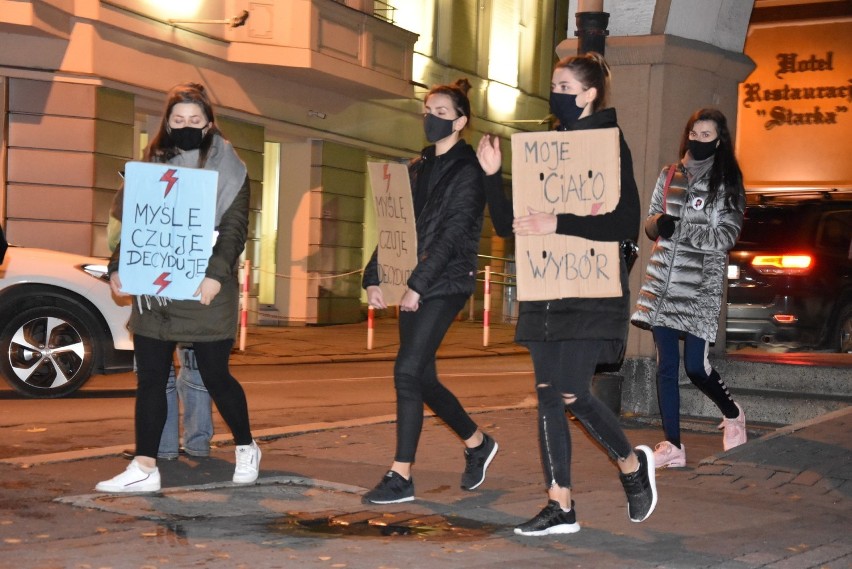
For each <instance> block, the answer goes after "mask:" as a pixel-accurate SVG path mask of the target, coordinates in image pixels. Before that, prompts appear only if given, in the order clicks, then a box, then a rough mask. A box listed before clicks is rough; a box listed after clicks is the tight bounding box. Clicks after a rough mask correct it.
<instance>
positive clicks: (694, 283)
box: [631, 109, 746, 468]
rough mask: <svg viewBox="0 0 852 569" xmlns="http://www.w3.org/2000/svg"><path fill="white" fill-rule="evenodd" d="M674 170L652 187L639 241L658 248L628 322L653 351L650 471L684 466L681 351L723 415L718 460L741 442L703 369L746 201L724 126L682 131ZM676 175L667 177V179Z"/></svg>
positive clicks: (734, 407)
mask: <svg viewBox="0 0 852 569" xmlns="http://www.w3.org/2000/svg"><path fill="white" fill-rule="evenodd" d="M680 155H681V156H682V157H683V158H682V159H681V161H680V163H678V164H673V165H670V166H666V167H665V168H663V170H662V172H660V176H659V178H658V179H657V185H656V187H655V188H654V194H653V196H652V197H651V207H650V209H649V211H648V218H647V219H646V220H645V233H646V234H647V235H648V237H649V238H650V239H653V240H655V241H656V243H655V244H654V247H653V249H652V251H651V259H650V260H649V261H648V267H647V269H646V273H645V280H644V283H643V285H642V289H641V290H640V291H639V299H638V301H637V305H636V312H635V313H634V314H633V316H632V318H631V321H632V323H633V324H635V325H636V326H639V327H640V328H645V329H650V330H651V331H652V332H653V334H654V343H655V345H656V348H657V396H658V400H659V405H660V415H661V417H662V422H663V431H664V432H665V435H666V440H665V441H663V442H661V443H659V444H658V445H657V446H656V449H655V451H654V459H655V463H656V466H657V468H666V467H669V468H673V467H682V466H685V465H686V449H685V447H684V445H683V444H682V443H681V440H680V393H679V391H678V368H679V367H680V353H679V342H680V340H681V339H683V340H684V350H683V351H684V356H683V359H684V369H685V371H686V375H687V376H688V377H689V379H690V380H691V381H692V383H693V384H695V386H696V387H698V389H700V390H701V391H702V392H703V393H704V394H705V395H707V397H709V398H710V399H711V400H712V401H713V403H715V404H716V406H718V407H719V410H720V411H721V412H722V414H723V415H724V418H723V420H722V423H721V424H720V425H719V428H720V429H724V437H723V447H724V449H725V450H728V449H730V448H733V447H735V446H738V445H741V444H743V443H745V442H746V428H745V413H743V410H742V407H740V405H739V404H738V403H735V402H734V400H733V398H732V397H731V394H730V392H729V391H728V388H727V386H726V385H725V382H724V381H723V380H722V378H721V377H720V376H719V374H718V372H716V370H714V369H713V368H712V367H711V366H710V363H709V361H708V359H707V353H708V349H709V346H710V343H711V342H713V341H714V340H715V338H716V331H717V330H718V326H719V313H720V310H721V306H722V287H723V286H724V276H725V268H726V266H727V259H728V250H729V249H730V248H731V247H733V246H734V243H736V241H737V237H738V236H739V233H740V229H741V228H742V224H743V211H744V209H745V193H744V190H743V184H742V173H741V172H740V168H739V165H738V164H737V159H736V157H735V156H734V148H733V144H732V141H731V134H730V131H729V130H728V124H727V120H726V119H725V116H724V115H723V114H722V113H721V112H719V111H718V110H715V109H700V110H698V111H696V112H695V113H694V114H693V115H692V116H691V117H690V118H689V121H688V122H687V123H686V128H685V129H684V131H683V136H682V137H681V142H680ZM672 169H674V171H672Z"/></svg>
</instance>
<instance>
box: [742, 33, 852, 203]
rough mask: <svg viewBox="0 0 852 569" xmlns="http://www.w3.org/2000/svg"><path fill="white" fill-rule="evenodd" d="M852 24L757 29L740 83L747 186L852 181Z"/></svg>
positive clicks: (748, 47) (848, 183) (829, 184)
mask: <svg viewBox="0 0 852 569" xmlns="http://www.w3.org/2000/svg"><path fill="white" fill-rule="evenodd" d="M850 37H852V22H848V21H845V22H844V21H841V22H831V23H820V24H812V25H801V24H800V25H787V26H785V25H780V26H772V27H768V26H767V27H753V28H752V29H750V31H749V36H748V39H747V40H746V45H745V53H746V55H748V56H749V57H750V58H751V59H752V60H753V61H754V62H755V64H756V67H755V70H754V71H753V72H752V73H751V75H749V76H748V77H747V78H746V80H745V81H744V82H743V83H742V84H741V85H740V93H739V113H738V119H737V157H738V158H739V161H740V164H741V166H742V169H743V174H744V176H745V182H746V187H751V188H767V189H768V188H787V187H828V188H830V187H852V161H850V160H849V144H850V143H849V141H850V140H852V42H850V41H849V38H850Z"/></svg>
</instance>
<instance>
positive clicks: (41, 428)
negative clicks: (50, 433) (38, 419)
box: [27, 427, 47, 433]
mask: <svg viewBox="0 0 852 569" xmlns="http://www.w3.org/2000/svg"><path fill="white" fill-rule="evenodd" d="M46 430H47V429H45V428H44V427H33V428H32V429H27V432H28V433H43V432H45V431H46Z"/></svg>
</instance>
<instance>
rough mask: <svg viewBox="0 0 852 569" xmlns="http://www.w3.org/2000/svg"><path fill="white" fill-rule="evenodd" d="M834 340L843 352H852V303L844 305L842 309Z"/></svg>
mask: <svg viewBox="0 0 852 569" xmlns="http://www.w3.org/2000/svg"><path fill="white" fill-rule="evenodd" d="M833 341H834V345H835V347H836V348H838V349H839V350H840V352H841V353H844V354H845V353H850V352H852V304H849V305H846V306H844V307H843V310H841V311H840V316H839V317H838V318H837V328H836V329H835V333H834V340H833Z"/></svg>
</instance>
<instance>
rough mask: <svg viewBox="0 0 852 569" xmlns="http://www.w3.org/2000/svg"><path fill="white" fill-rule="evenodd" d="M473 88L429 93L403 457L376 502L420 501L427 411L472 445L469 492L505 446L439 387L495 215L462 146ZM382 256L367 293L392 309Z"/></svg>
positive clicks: (415, 175)
mask: <svg viewBox="0 0 852 569" xmlns="http://www.w3.org/2000/svg"><path fill="white" fill-rule="evenodd" d="M469 89H470V83H468V81H467V79H460V80H459V81H457V82H456V83H455V84H454V85H440V86H436V87H433V88H432V89H431V90H430V91H429V93H428V94H427V95H426V100H425V103H424V105H425V113H424V120H423V127H424V131H425V134H426V139H427V140H428V141H429V142H430V143H432V144H431V145H430V146H427V147H426V148H424V149H423V151H422V152H421V155H420V157H419V158H418V159H417V160H415V161H414V162H413V163H412V164H411V166H410V168H409V174H410V178H411V191H412V198H413V201H414V217H415V224H416V227H417V265H416V266H415V267H414V270H413V271H412V272H411V275H410V276H409V278H408V281H407V283H406V284H407V286H408V289H407V290H406V291H405V293H404V294H403V296H402V300H401V301H400V303H399V309H400V315H399V352H398V353H397V357H396V363H395V364H394V387H395V389H396V417H397V430H396V439H397V442H396V454H395V456H394V461H393V463H392V464H391V467H390V469H389V470H388V471H387V473H386V474H385V475H384V476H383V477H382V479H381V480H380V481H379V483H378V484H377V485H376V487H375V488H373V489H372V490H370V491H369V492H367V493H366V494H365V495H364V501H365V502H369V503H373V504H395V503H399V502H408V501H411V500H414V482H413V480H412V477H411V466H412V464H413V462H414V456H415V453H416V451H417V443H418V440H419V438H420V432H421V430H422V428H423V405H424V404H426V405H428V406H429V407H430V408H431V409H432V410H433V411H434V412H435V414H436V415H437V416H438V417H440V418H441V419H442V420H443V421H444V422H445V423H447V425H448V426H449V427H450V428H451V429H452V430H453V431H454V432H455V433H456V434H457V435H458V436H459V438H461V439H462V440H463V441H464V446H465V451H464V453H465V454H464V455H465V470H464V474H463V475H462V480H461V487H462V488H463V489H465V490H473V489H474V488H477V487H478V486H479V485H480V484H482V482H483V481H484V480H485V471H486V470H487V468H488V465H489V464H490V463H491V460H492V459H493V458H494V455H495V454H496V453H497V443H496V442H495V441H494V439H492V438H491V437H489V436H488V435H486V434H485V433H483V432H482V431H481V430H479V428H478V427H477V426H476V423H474V422H473V420H472V419H471V418H470V416H469V415H468V414H467V412H466V411H465V410H464V408H463V407H462V405H461V403H459V401H458V399H456V396H455V395H453V394H452V393H451V392H450V391H449V390H448V389H447V388H446V387H444V385H443V384H442V383H441V382H440V381H439V379H438V374H437V371H436V369H435V354H436V352H437V351H438V347H439V346H440V345H441V342H442V341H443V339H444V335H445V334H446V333H447V330H448V329H449V328H450V325H451V324H452V323H453V320H455V317H456V314H458V313H459V311H460V310H461V309H462V307H463V306H464V303H465V301H466V300H467V299H468V298H469V297H470V295H471V294H472V293H473V290H474V288H475V287H476V271H477V267H478V265H477V258H476V254H477V252H478V251H479V234H480V232H481V230H482V218H483V213H484V209H485V195H484V193H483V189H482V171H481V170H480V168H479V164H478V163H477V161H476V153H475V152H474V150H473V148H471V146H470V145H469V144H468V143H467V142H465V141H464V140H463V139H462V138H461V131H462V130H463V129H464V128H465V126H467V124H468V121H469V120H470V100H469V99H468V98H467V91H468V90H469ZM380 282H381V280H380V278H379V270H378V263H377V255H376V254H374V255H373V257H372V259H371V260H370V262H369V263H368V264H367V266H366V268H365V269H364V279H363V286H364V288H366V289H367V300H368V302H369V304H370V306H372V307H374V308H386V307H387V304H386V302H385V299H384V295H383V293H382V289H381V288H379V284H380Z"/></svg>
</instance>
